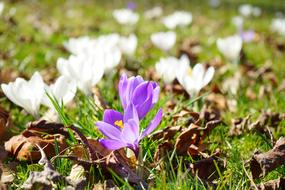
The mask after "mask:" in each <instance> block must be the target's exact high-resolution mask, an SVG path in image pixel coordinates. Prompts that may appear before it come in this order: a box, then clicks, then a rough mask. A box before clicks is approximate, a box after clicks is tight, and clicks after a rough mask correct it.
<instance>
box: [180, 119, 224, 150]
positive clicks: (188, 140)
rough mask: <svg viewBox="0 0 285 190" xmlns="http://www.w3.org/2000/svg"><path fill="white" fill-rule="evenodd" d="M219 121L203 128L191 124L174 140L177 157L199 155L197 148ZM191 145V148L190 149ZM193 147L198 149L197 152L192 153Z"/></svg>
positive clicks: (209, 123)
mask: <svg viewBox="0 0 285 190" xmlns="http://www.w3.org/2000/svg"><path fill="white" fill-rule="evenodd" d="M220 122H221V121H220V120H215V121H210V122H208V123H207V124H206V127H205V128H202V127H200V126H198V125H195V124H191V125H190V126H189V127H188V128H187V129H186V130H184V131H183V132H182V133H181V134H180V135H179V136H178V137H177V139H176V143H175V148H176V151H177V153H178V154H179V155H185V154H187V153H188V154H190V155H192V156H194V155H198V154H199V150H200V149H199V147H200V148H203V147H202V144H203V141H204V139H205V138H206V136H207V135H209V133H210V131H211V130H212V129H213V128H215V127H216V126H217V125H218V124H220ZM191 145H192V147H191ZM193 145H194V146H196V147H198V149H197V152H196V151H194V150H195V148H194V149H193Z"/></svg>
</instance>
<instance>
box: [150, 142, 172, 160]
mask: <svg viewBox="0 0 285 190" xmlns="http://www.w3.org/2000/svg"><path fill="white" fill-rule="evenodd" d="M173 148H174V146H173V144H172V143H170V142H169V141H165V142H163V143H162V144H159V145H158V147H157V149H156V152H155V154H154V161H155V163H157V162H158V161H160V160H161V159H162V158H164V157H165V156H166V155H167V153H168V152H170V151H171V150H173Z"/></svg>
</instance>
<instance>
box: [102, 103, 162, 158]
mask: <svg viewBox="0 0 285 190" xmlns="http://www.w3.org/2000/svg"><path fill="white" fill-rule="evenodd" d="M161 118H162V109H159V111H158V112H157V114H156V115H155V117H154V118H153V120H152V121H151V122H150V124H149V125H148V127H147V128H146V129H145V130H144V131H143V132H140V127H139V117H138V112H137V110H136V108H135V106H134V105H133V104H132V103H130V104H129V105H128V107H127V108H126V110H125V114H124V115H123V114H121V113H120V112H118V111H115V110H112V109H107V110H105V112H104V116H103V121H98V122H97V123H96V125H97V127H98V129H99V130H100V131H101V133H102V134H103V135H104V136H105V137H107V138H103V139H100V140H99V142H100V143H101V144H102V145H103V146H104V147H106V148H107V149H109V150H117V149H120V148H123V147H128V148H130V149H132V150H133V151H134V153H135V155H136V156H138V153H139V142H140V140H141V139H142V138H144V137H145V136H147V135H148V134H150V133H151V132H152V131H153V130H154V129H155V128H156V127H157V126H158V124H159V123H160V121H161Z"/></svg>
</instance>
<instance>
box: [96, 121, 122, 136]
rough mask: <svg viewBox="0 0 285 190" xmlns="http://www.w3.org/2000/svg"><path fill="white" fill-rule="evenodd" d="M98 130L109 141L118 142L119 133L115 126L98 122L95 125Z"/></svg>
mask: <svg viewBox="0 0 285 190" xmlns="http://www.w3.org/2000/svg"><path fill="white" fill-rule="evenodd" d="M96 125H97V127H98V129H99V130H100V131H101V133H102V134H103V135H105V136H106V137H107V138H109V139H114V140H120V137H121V131H120V129H118V128H117V127H116V126H113V125H110V124H108V123H105V122H103V121H98V122H97V123H96Z"/></svg>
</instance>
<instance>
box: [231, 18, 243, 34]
mask: <svg viewBox="0 0 285 190" xmlns="http://www.w3.org/2000/svg"><path fill="white" fill-rule="evenodd" d="M243 22H244V21H243V17H241V16H235V17H233V18H232V23H233V24H234V25H235V27H236V29H237V32H238V34H241V33H242V31H243Z"/></svg>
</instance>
